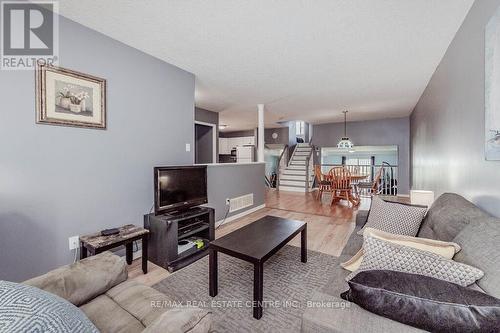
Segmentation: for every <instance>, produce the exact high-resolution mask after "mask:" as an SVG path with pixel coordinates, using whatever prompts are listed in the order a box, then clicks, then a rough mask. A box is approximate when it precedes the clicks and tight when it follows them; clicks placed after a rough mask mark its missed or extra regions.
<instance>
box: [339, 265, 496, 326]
mask: <svg viewBox="0 0 500 333" xmlns="http://www.w3.org/2000/svg"><path fill="white" fill-rule="evenodd" d="M349 287H350V289H349V291H347V292H345V293H344V294H342V298H344V299H346V300H348V301H351V302H355V303H356V304H358V305H360V306H362V307H363V308H365V309H366V310H368V311H370V312H373V313H376V314H378V315H381V316H384V317H386V318H390V319H393V320H397V321H399V322H401V323H404V324H407V325H411V326H414V327H418V328H421V329H425V330H428V331H431V332H495V331H497V329H498V323H499V322H500V299H497V298H495V297H492V296H489V295H486V294H484V293H481V292H479V291H475V290H471V289H468V288H465V287H462V286H459V285H457V284H454V283H450V282H446V281H442V280H438V279H435V278H432V277H428V276H422V275H417V274H409V273H402V272H394V271H384V270H380V271H367V272H361V273H359V274H358V275H357V276H356V277H355V278H353V279H352V280H351V281H349Z"/></svg>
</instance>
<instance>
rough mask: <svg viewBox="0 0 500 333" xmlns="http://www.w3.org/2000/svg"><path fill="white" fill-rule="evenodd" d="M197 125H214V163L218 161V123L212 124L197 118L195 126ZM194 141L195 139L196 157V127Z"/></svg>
mask: <svg viewBox="0 0 500 333" xmlns="http://www.w3.org/2000/svg"><path fill="white" fill-rule="evenodd" d="M196 125H202V126H210V127H212V163H217V148H218V147H217V144H218V142H217V124H212V123H206V122H203V121H197V120H195V121H194V126H195V127H196ZM194 141H195V147H194V149H195V152H194V154H195V158H196V129H195V132H194Z"/></svg>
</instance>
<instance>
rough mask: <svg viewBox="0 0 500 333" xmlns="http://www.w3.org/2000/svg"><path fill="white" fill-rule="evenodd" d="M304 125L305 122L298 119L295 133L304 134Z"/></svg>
mask: <svg viewBox="0 0 500 333" xmlns="http://www.w3.org/2000/svg"><path fill="white" fill-rule="evenodd" d="M304 127H305V123H304V122H303V121H296V122H295V135H298V136H301V135H304V132H305V130H304Z"/></svg>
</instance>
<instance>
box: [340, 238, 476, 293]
mask: <svg viewBox="0 0 500 333" xmlns="http://www.w3.org/2000/svg"><path fill="white" fill-rule="evenodd" d="M367 270H391V271H398V272H405V273H412V274H419V275H425V276H430V277H433V278H436V279H440V280H444V281H448V282H452V283H456V284H459V285H461V286H464V287H466V286H468V285H470V284H473V283H474V282H475V281H476V280H478V279H480V278H481V277H483V275H484V273H483V272H482V271H481V270H479V269H477V268H475V267H472V266H469V265H466V264H462V263H459V262H456V261H453V260H450V259H446V258H445V257H442V256H440V255H437V254H435V253H432V252H427V251H422V250H418V249H415V248H411V247H408V246H403V245H399V244H394V243H389V242H385V241H383V240H380V239H377V238H374V237H371V236H365V237H364V242H363V261H362V262H361V265H360V266H359V269H358V270H357V271H355V272H353V273H351V274H349V275H348V276H347V278H346V280H350V279H352V278H353V277H354V276H356V274H358V273H359V272H361V271H367Z"/></svg>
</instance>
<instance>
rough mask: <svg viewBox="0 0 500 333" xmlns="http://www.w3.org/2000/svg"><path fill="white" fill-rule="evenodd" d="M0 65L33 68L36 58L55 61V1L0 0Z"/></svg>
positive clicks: (57, 42)
mask: <svg viewBox="0 0 500 333" xmlns="http://www.w3.org/2000/svg"><path fill="white" fill-rule="evenodd" d="M0 4H1V6H0V8H1V11H0V15H1V16H0V20H1V51H0V52H1V54H0V69H2V70H25V69H34V68H35V67H36V64H37V62H38V61H43V62H45V63H46V64H49V65H57V62H58V58H59V57H58V53H59V16H58V12H59V4H58V2H57V1H29V2H28V1H0Z"/></svg>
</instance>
